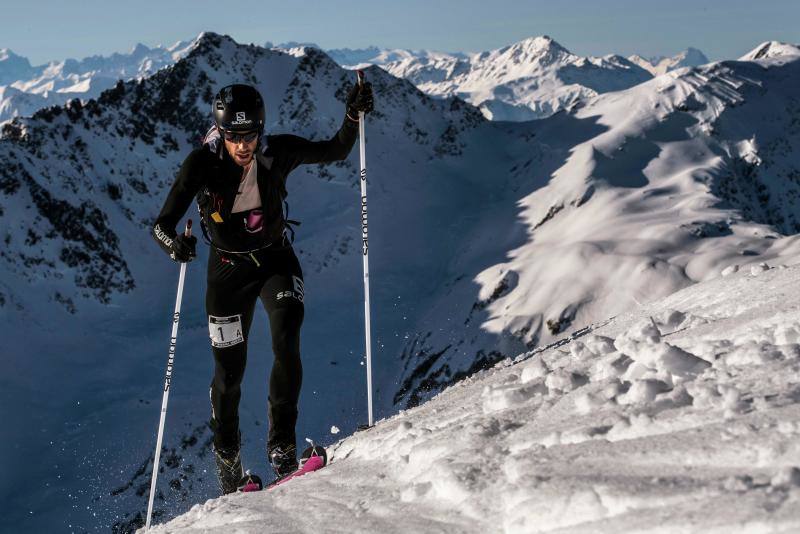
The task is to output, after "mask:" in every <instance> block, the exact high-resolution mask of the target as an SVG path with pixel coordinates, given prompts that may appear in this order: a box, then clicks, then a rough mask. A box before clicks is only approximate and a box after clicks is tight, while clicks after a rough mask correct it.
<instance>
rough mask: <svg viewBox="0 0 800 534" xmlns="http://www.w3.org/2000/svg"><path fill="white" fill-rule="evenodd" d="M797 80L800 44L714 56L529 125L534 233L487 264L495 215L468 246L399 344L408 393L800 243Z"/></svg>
mask: <svg viewBox="0 0 800 534" xmlns="http://www.w3.org/2000/svg"><path fill="white" fill-rule="evenodd" d="M798 86H800V61H799V60H798V58H797V56H777V57H774V58H770V59H764V60H756V61H731V62H721V63H714V64H711V65H707V66H704V67H700V68H696V69H683V70H678V71H673V72H670V73H667V74H665V75H663V76H660V77H658V78H655V79H653V80H651V81H649V82H646V83H644V84H641V85H639V86H637V87H634V88H631V89H629V90H626V91H621V92H617V93H612V94H606V95H601V96H599V97H597V98H595V99H593V100H592V101H591V102H589V103H588V104H587V105H586V106H585V107H582V108H579V109H575V110H573V111H572V112H570V113H562V114H559V115H556V116H554V117H551V118H548V119H545V120H542V121H537V122H535V123H532V124H531V127H532V128H533V130H532V131H530V130H525V131H522V132H520V135H521V136H528V137H529V138H532V139H533V140H532V141H531V142H530V152H529V154H528V155H527V157H526V158H525V160H524V161H514V162H513V163H512V162H509V163H508V166H507V167H506V169H507V171H506V172H509V173H510V174H511V175H512V176H515V177H518V179H519V180H521V181H520V182H518V183H522V184H528V185H527V187H528V189H527V190H526V193H523V192H521V193H520V194H519V196H518V202H517V209H519V210H520V217H521V220H522V224H523V225H524V228H525V229H524V230H523V232H524V237H523V238H522V239H521V241H522V242H521V243H520V244H519V245H518V246H512V247H509V248H508V249H507V253H506V259H505V260H504V261H501V262H498V263H496V264H493V265H490V266H487V267H486V268H484V269H482V270H481V271H479V272H475V271H472V270H471V268H472V267H474V265H475V264H474V263H471V262H472V260H473V259H474V258H481V253H482V251H483V249H484V246H487V244H488V243H495V242H496V241H497V240H498V238H500V239H502V236H503V235H504V234H503V233H502V232H500V231H499V229H498V228H497V227H494V226H487V227H486V228H485V232H483V233H480V234H475V235H473V236H472V237H471V242H470V246H468V247H467V248H465V249H462V250H460V251H459V252H460V255H459V256H458V257H456V258H454V259H453V262H452V264H451V265H452V270H451V271H450V276H451V283H450V284H448V291H447V294H446V295H442V296H441V298H439V299H437V301H436V303H435V304H434V305H433V306H432V307H431V309H430V311H429V312H428V313H427V314H425V315H424V316H423V317H422V319H421V320H420V321H419V323H417V327H416V328H415V330H416V331H418V332H419V334H418V335H417V336H415V337H414V338H413V339H411V340H410V341H409V343H408V344H407V345H406V347H405V348H404V350H403V352H402V354H401V356H400V357H401V359H402V360H403V362H404V369H403V372H402V387H401V389H400V391H398V394H397V395H396V396H395V398H394V400H395V402H396V403H397V404H398V405H399V406H413V405H415V404H416V403H417V402H419V401H420V399H424V398H425V397H426V396H427V395H430V392H432V391H438V390H439V389H440V388H441V387H442V386H443V385H446V384H450V383H453V382H454V381H457V380H458V379H460V378H463V377H464V376H467V375H469V374H470V373H472V372H474V371H476V370H478V369H480V368H482V367H485V366H487V365H491V364H492V363H493V362H494V361H497V360H498V359H501V358H502V357H504V356H510V355H512V354H514V353H515V352H514V351H516V352H520V351H522V350H523V349H524V348H525V347H526V346H528V347H533V346H538V345H541V344H543V343H548V342H550V341H551V340H553V339H555V338H556V337H558V336H560V335H562V333H563V332H565V331H569V330H571V329H575V328H580V327H583V326H585V325H587V324H590V323H592V322H595V321H597V320H600V319H601V318H603V317H606V316H609V315H614V314H617V313H620V312H622V311H623V310H625V309H628V308H629V307H631V306H633V305H636V304H638V303H645V302H647V301H648V300H651V299H653V298H660V297H664V296H667V295H669V294H671V293H673V292H675V291H677V290H679V289H681V288H684V287H686V286H689V285H691V284H693V283H696V282H699V281H703V280H707V279H709V278H712V277H714V276H716V275H717V274H718V273H719V272H720V271H721V270H723V269H724V268H726V267H728V266H729V265H732V264H744V263H754V264H757V263H760V262H763V261H772V260H773V259H775V258H787V259H786V260H781V261H793V258H797V257H798V253H800V241H799V240H798V237H797V234H798V232H800V128H798V124H800V101H799V100H798V98H797V94H796V92H795V90H794V87H798ZM508 128H509V129H512V128H514V126H513V125H508ZM537 140H538V143H539V144H537ZM533 184H536V185H534V186H533V187H531V185H533ZM523 190H525V189H523ZM498 209H499V208H498ZM475 284H477V285H478V292H477V298H476V296H475ZM442 325H444V326H442ZM487 333H492V334H494V335H493V336H492V337H491V339H484V338H483V336H484V335H486V334H487ZM498 340H502V341H500V342H498Z"/></svg>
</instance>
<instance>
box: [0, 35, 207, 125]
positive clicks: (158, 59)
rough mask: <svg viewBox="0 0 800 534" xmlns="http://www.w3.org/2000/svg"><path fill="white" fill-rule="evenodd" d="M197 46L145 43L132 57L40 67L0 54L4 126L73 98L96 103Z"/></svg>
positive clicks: (0, 118) (68, 61) (95, 58)
mask: <svg viewBox="0 0 800 534" xmlns="http://www.w3.org/2000/svg"><path fill="white" fill-rule="evenodd" d="M192 46H193V44H192V43H191V42H188V41H179V42H177V43H175V44H174V45H172V46H170V47H166V48H165V47H162V46H157V47H155V48H149V47H147V46H145V45H143V44H141V43H139V44H137V45H136V46H135V47H133V48H132V49H131V51H130V52H129V53H127V54H118V53H114V54H112V55H110V56H107V57H102V56H91V57H87V58H84V59H81V60H75V59H66V60H63V61H51V62H50V63H48V64H46V65H39V66H36V67H34V66H31V64H30V62H29V61H28V60H27V59H26V58H23V57H20V56H18V55H16V54H14V53H13V52H12V51H10V50H8V49H5V48H4V49H0V122H2V121H5V120H8V119H10V118H12V117H17V116H29V115H32V114H33V113H35V112H36V111H38V110H39V109H41V108H44V107H47V106H53V105H63V104H66V103H67V102H68V101H69V100H71V99H73V98H79V99H83V100H86V99H90V98H96V97H98V96H99V95H100V93H101V92H102V91H104V90H106V89H109V88H111V87H113V86H114V84H115V83H116V82H117V80H131V79H137V78H141V77H142V76H147V75H150V74H153V73H154V72H156V71H157V70H159V69H161V68H163V67H165V66H167V65H172V64H173V63H175V62H176V61H177V60H179V59H180V58H181V57H183V56H184V55H186V54H187V53H188V51H189V50H191V48H192Z"/></svg>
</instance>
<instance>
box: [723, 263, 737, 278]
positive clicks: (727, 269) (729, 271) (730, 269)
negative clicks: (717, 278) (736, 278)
mask: <svg viewBox="0 0 800 534" xmlns="http://www.w3.org/2000/svg"><path fill="white" fill-rule="evenodd" d="M738 272H739V266H738V265H728V266H727V267H725V268H724V269H722V276H730V275H732V274H734V273H738Z"/></svg>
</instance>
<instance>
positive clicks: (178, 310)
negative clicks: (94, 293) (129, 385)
mask: <svg viewBox="0 0 800 534" xmlns="http://www.w3.org/2000/svg"><path fill="white" fill-rule="evenodd" d="M184 234H185V235H186V237H189V236H191V235H192V220H191V219H189V220H188V221H187V222H186V231H185V232H184ZM185 279H186V262H183V263H181V274H180V276H179V277H178V295H177V297H176V298H175V313H174V314H172V337H171V338H170V340H169V356H168V357H167V374H166V378H165V379H164V397H163V398H162V399H161V419H160V421H159V423H158V439H157V440H156V453H155V456H154V457H153V478H152V479H151V480H150V501H149V502H148V504H147V521H146V523H145V527H144V529H145V530H150V520H151V519H152V517H153V499H155V496H156V479H157V478H158V463H159V460H160V459H161V442H162V440H163V438H164V422H165V421H166V419H167V402H168V401H169V386H170V382H172V366H173V364H174V363H175V345H176V343H177V341H178V321H179V320H180V318H181V300H182V299H183V282H184V280H185Z"/></svg>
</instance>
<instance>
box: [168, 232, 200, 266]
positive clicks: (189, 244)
mask: <svg viewBox="0 0 800 534" xmlns="http://www.w3.org/2000/svg"><path fill="white" fill-rule="evenodd" d="M196 246H197V238H196V237H195V236H193V235H190V236H188V237H187V236H186V235H184V234H178V235H177V236H175V239H173V240H172V246H171V247H170V251H171V252H170V255H169V257H170V258H172V259H173V260H175V261H177V262H180V263H186V262H190V261H192V260H193V259H195V257H197V251H196V250H195V248H196Z"/></svg>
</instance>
